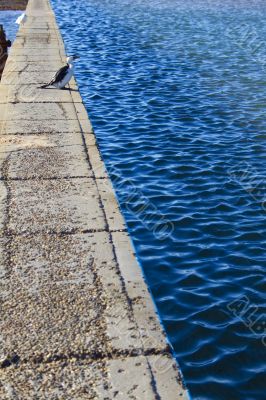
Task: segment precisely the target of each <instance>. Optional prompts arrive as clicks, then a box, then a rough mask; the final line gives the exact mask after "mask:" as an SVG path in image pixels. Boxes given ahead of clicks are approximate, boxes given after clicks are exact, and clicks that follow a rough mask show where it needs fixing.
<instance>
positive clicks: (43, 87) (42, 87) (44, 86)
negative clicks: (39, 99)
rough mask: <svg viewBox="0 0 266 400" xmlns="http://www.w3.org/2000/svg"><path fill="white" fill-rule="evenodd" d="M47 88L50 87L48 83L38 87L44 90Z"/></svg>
mask: <svg viewBox="0 0 266 400" xmlns="http://www.w3.org/2000/svg"><path fill="white" fill-rule="evenodd" d="M48 86H50V83H46V84H45V85H42V86H38V89H45V88H47V87H48Z"/></svg>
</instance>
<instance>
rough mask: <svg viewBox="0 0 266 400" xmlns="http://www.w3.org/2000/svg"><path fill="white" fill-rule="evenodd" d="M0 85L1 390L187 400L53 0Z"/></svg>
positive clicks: (35, 13) (22, 40)
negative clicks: (63, 69) (60, 75)
mask: <svg viewBox="0 0 266 400" xmlns="http://www.w3.org/2000/svg"><path fill="white" fill-rule="evenodd" d="M27 14H28V16H29V18H28V22H27V23H26V24H25V25H24V26H23V27H21V28H20V30H19V33H18V35H17V39H16V41H15V43H14V44H13V46H12V49H11V52H10V57H9V59H8V62H7V64H6V68H5V72H4V75H3V78H2V81H1V85H0V102H1V104H0V131H1V136H0V143H1V146H0V162H1V172H0V173H1V176H0V178H1V179H0V229H1V235H0V264H1V269H0V297H1V325H0V327H1V329H0V363H1V364H0V366H1V369H0V398H1V399H2V400H5V399H19V400H20V399H21V400H22V399H23V400H31V399H34V400H35V399H36V400H42V399H49V400H53V399H58V400H59V399H60V400H68V399H69V400H75V399H77V400H82V399H102V400H103V399H105V400H107V399H116V400H118V399H119V400H120V399H121V400H127V399H137V400H146V399H147V400H159V399H162V400H176V399H187V393H186V391H185V389H184V387H183V384H182V378H181V375H180V373H179V371H178V369H177V367H176V365H175V362H174V360H173V358H172V356H171V353H170V351H169V347H168V345H167V343H166V340H165V336H164V334H163V331H162V328H161V326H160V324H159V322H158V321H159V320H158V317H157V315H156V314H155V311H154V306H153V302H152V300H151V297H150V294H149V292H148V290H147V287H146V284H145V283H144V280H143V277H142V275H141V271H140V267H139V265H138V264H137V261H136V258H135V256H134V254H133V251H132V247H131V243H130V240H129V238H128V235H127V232H126V229H125V225H124V221H123V218H122V216H121V214H120V211H119V208H118V205H117V201H116V199H115V196H114V193H113V189H112V186H111V183H110V181H109V179H108V176H107V174H106V170H105V167H104V164H103V162H102V160H101V157H100V154H99V151H98V149H97V146H96V143H95V137H94V134H93V131H92V128H91V124H90V122H89V119H88V116H87V113H86V110H85V108H84V106H83V104H82V100H81V97H80V95H79V92H78V91H77V86H76V84H75V82H74V80H73V82H72V84H71V89H72V90H71V91H70V90H65V91H60V90H56V89H38V88H37V86H38V84H41V83H45V82H47V81H48V80H50V78H51V76H52V75H53V73H54V72H55V71H56V70H57V68H58V67H60V66H61V65H62V64H64V63H65V51H64V45H63V42H62V39H61V36H60V33H59V30H58V27H57V25H56V22H55V18H54V14H53V12H52V10H51V8H50V4H49V1H48V0H30V1H29V5H28V8H27Z"/></svg>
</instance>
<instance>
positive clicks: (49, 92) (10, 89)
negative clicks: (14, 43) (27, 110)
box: [0, 72, 82, 104]
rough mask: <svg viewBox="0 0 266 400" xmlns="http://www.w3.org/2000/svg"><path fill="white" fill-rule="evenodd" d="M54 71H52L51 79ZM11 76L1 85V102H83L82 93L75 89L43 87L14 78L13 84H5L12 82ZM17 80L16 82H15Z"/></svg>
mask: <svg viewBox="0 0 266 400" xmlns="http://www.w3.org/2000/svg"><path fill="white" fill-rule="evenodd" d="M53 74H54V72H50V79H51V76H53ZM9 78H10V76H7V75H6V79H4V80H3V82H2V85H1V86H0V104H6V103H32V102H33V101H36V102H38V103H72V102H77V103H80V102H82V99H81V97H80V94H79V92H78V91H75V90H70V89H66V90H57V89H56V88H54V87H49V88H45V89H41V88H39V87H38V86H37V84H34V85H24V84H20V83H19V82H18V81H14V80H12V84H10V83H9V84H4V82H5V81H7V82H10V80H9ZM15 82H16V83H15Z"/></svg>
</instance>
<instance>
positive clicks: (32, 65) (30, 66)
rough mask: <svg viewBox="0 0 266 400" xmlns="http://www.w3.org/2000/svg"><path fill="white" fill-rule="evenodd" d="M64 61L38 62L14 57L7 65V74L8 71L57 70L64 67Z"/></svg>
mask: <svg viewBox="0 0 266 400" xmlns="http://www.w3.org/2000/svg"><path fill="white" fill-rule="evenodd" d="M62 65H63V64H62V62H61V61H59V60H57V61H42V62H39V63H36V62H27V61H15V60H14V59H13V58H11V57H10V58H9V59H8V61H7V63H6V65H5V74H6V73H7V72H14V71H17V72H21V71H28V72H39V71H43V70H45V71H50V72H54V71H57V70H58V69H59V68H60V67H62Z"/></svg>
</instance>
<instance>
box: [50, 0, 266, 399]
mask: <svg viewBox="0 0 266 400" xmlns="http://www.w3.org/2000/svg"><path fill="white" fill-rule="evenodd" d="M53 5H54V8H55V11H56V15H57V19H58V22H59V25H60V27H61V29H62V33H63V37H64V39H65V42H66V46H67V49H68V52H69V53H78V54H79V55H80V56H81V59H80V62H79V64H78V65H77V69H76V76H77V80H78V83H79V85H80V89H81V93H82V96H83V99H84V101H85V103H86V106H87V109H88V112H89V115H90V117H91V119H92V122H93V125H94V128H95V132H96V135H97V138H98V143H99V146H100V149H101V152H102V155H103V158H104V160H105V163H106V164H107V166H108V170H109V173H110V176H111V178H112V180H113V183H114V185H115V187H116V191H117V195H118V198H119V201H120V204H121V207H122V209H123V212H124V215H125V218H126V220H127V224H128V227H129V229H130V232H131V236H132V239H133V241H134V244H135V246H136V251H137V254H138V257H139V260H140V263H141V265H142V267H143V269H144V271H145V275H146V277H147V280H148V282H149V285H150V288H151V290H152V293H153V295H154V298H155V301H156V304H157V307H158V309H159V312H160V316H161V318H162V321H163V324H164V326H165V328H166V330H167V333H168V336H169V339H170V341H171V343H172V344H173V346H174V349H175V351H176V357H177V360H178V362H179V363H180V365H181V367H182V371H183V374H184V376H185V380H186V383H187V385H188V388H189V390H190V393H191V396H192V398H193V399H208V400H216V399H219V400H244V399H245V400H257V399H260V400H262V399H265V393H266V377H265V374H264V370H265V364H263V361H264V359H265V345H264V344H263V342H264V343H265V344H266V340H265V336H264V335H265V319H263V318H265V314H264V313H265V297H264V293H265V292H264V291H263V290H264V289H265V281H264V272H265V261H266V257H265V250H266V245H265V228H266V224H265V215H266V214H265V210H266V202H265V203H264V201H265V200H266V197H265V195H266V191H265V183H264V182H265V155H266V151H265V150H266V130H265V89H266V78H265V67H264V64H265V62H266V47H265V42H264V41H265V38H266V24H265V17H266V4H265V2H263V1H253V2H243V1H233V0H232V1H229V0H227V1H223V2H219V1H215V0H213V1H200V0H199V1H197V0H194V1H189V0H186V1H180V0H166V1H156V0H149V1H148V0H141V1H140V0H132V1H126V0H119V1H117V0H112V1H107V0H87V1H86V0H82V1H81V0H71V1H70V0H65V1H63V2H62V1H59V0H53ZM244 296H245V297H244ZM239 299H241V301H238V303H236V301H237V300H239ZM232 302H233V304H232ZM244 307H245V308H244Z"/></svg>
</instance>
